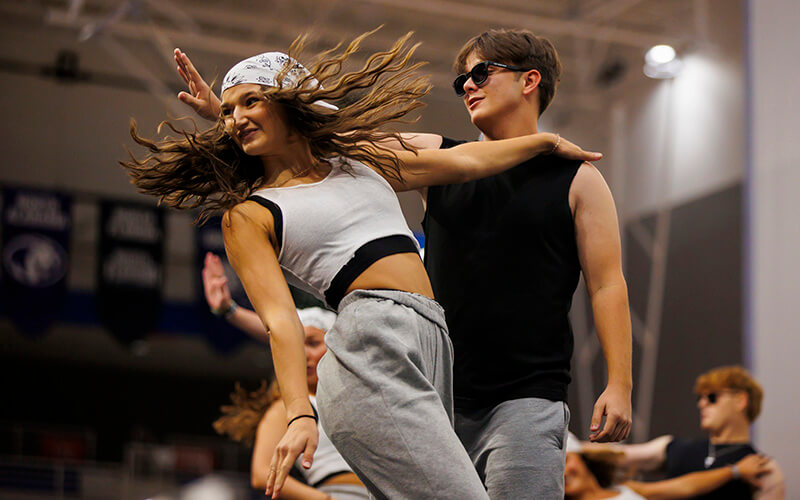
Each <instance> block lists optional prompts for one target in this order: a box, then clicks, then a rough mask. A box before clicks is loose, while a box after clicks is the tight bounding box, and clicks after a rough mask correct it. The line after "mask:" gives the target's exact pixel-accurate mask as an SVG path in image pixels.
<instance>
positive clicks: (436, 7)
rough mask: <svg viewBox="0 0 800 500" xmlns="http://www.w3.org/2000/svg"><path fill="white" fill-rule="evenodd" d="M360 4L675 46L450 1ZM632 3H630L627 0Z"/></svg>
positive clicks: (643, 35)
mask: <svg viewBox="0 0 800 500" xmlns="http://www.w3.org/2000/svg"><path fill="white" fill-rule="evenodd" d="M355 1H357V2H360V3H366V4H371V5H380V6H384V7H387V8H396V9H403V10H405V11H414V12H418V13H420V14H424V15H425V16H429V17H431V18H434V19H435V18H437V17H447V18H449V19H461V20H465V21H472V22H475V23H483V24H489V25H492V26H507V27H517V28H527V29H530V30H532V31H535V32H537V33H542V34H550V35H559V36H571V37H574V38H584V39H590V40H602V41H608V42H613V43H618V44H620V45H626V46H629V47H636V48H649V47H652V46H653V45H656V44H659V43H677V40H675V38H674V37H673V36H670V35H668V34H657V33H650V32H640V31H634V30H629V29H624V28H615V27H613V26H601V25H598V24H595V23H593V22H589V21H578V20H567V19H559V18H554V17H543V16H536V15H531V14H526V13H522V12H516V11H512V10H505V9H498V8H496V7H488V6H483V5H470V4H465V3H462V2H456V1H452V0H355ZM630 1H633V0H630Z"/></svg>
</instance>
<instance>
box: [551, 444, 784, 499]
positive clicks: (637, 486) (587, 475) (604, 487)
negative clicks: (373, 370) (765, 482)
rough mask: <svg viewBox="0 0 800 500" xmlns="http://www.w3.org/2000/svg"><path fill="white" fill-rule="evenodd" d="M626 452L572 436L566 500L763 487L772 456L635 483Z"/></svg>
mask: <svg viewBox="0 0 800 500" xmlns="http://www.w3.org/2000/svg"><path fill="white" fill-rule="evenodd" d="M622 455H623V453H622V452H619V451H612V450H608V449H605V450H591V449H590V450H586V449H584V445H583V444H582V443H581V442H580V441H579V440H578V439H577V438H576V437H575V436H574V435H573V434H572V433H570V435H569V437H568V438H567V464H566V468H565V470H564V492H565V499H566V500H600V499H606V498H613V499H614V500H671V499H680V498H697V497H698V496H700V495H704V494H706V493H709V492H711V491H714V490H716V489H717V488H719V487H720V486H723V485H725V484H728V483H730V482H731V481H746V482H747V483H748V484H752V485H759V484H760V482H761V478H762V477H763V476H764V475H766V474H767V473H768V472H769V461H770V459H769V457H765V456H762V455H756V454H752V455H747V456H746V457H744V458H742V459H741V460H738V461H736V462H735V463H733V464H731V465H727V466H724V467H718V468H715V469H709V470H704V471H698V472H690V473H687V474H684V475H682V476H678V477H675V478H670V479H664V480H661V481H648V482H643V481H634V480H631V479H629V478H627V477H626V476H625V472H624V471H623V470H622V469H621V468H620V466H619V462H620V459H621V458H622Z"/></svg>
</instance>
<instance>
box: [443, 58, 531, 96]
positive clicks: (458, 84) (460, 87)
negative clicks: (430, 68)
mask: <svg viewBox="0 0 800 500" xmlns="http://www.w3.org/2000/svg"><path fill="white" fill-rule="evenodd" d="M489 66H497V67H498V68H505V69H509V70H511V71H528V70H527V69H525V68H520V67H517V66H509V65H508V64H503V63H498V62H494V61H481V62H479V63H478V64H476V65H475V66H473V67H472V69H471V70H469V71H468V72H466V73H463V74H460V75H458V76H457V77H456V79H455V80H453V90H455V91H456V95H457V96H458V97H461V96H463V95H464V94H466V93H467V91H466V90H464V85H465V84H466V83H467V80H469V79H470V78H472V82H473V83H474V84H475V85H482V84H483V82H485V81H486V79H487V78H489Z"/></svg>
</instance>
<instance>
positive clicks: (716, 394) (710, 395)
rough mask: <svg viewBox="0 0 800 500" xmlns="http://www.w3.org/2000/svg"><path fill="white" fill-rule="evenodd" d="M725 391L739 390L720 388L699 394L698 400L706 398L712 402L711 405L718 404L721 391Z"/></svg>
mask: <svg viewBox="0 0 800 500" xmlns="http://www.w3.org/2000/svg"><path fill="white" fill-rule="evenodd" d="M723 392H732V393H733V392H738V391H736V390H733V389H722V390H719V391H712V392H708V393H706V394H698V395H697V401H698V402H699V401H700V400H701V399H703V398H705V399H706V401H708V404H710V405H713V404H716V403H717V401H718V400H719V395H720V393H723Z"/></svg>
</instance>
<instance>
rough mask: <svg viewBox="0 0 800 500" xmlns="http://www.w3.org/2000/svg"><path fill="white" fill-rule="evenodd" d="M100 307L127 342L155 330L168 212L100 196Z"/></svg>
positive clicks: (103, 316)
mask: <svg viewBox="0 0 800 500" xmlns="http://www.w3.org/2000/svg"><path fill="white" fill-rule="evenodd" d="M99 232H100V235H99V236H100V237H99V239H98V241H99V249H98V260H97V291H96V301H97V313H98V316H99V317H100V321H101V322H102V323H103V325H104V326H105V327H106V328H108V330H109V331H110V332H111V333H112V334H113V335H114V336H115V337H116V338H117V339H118V340H119V341H120V342H122V343H123V344H125V345H129V344H130V343H131V342H133V341H135V340H138V339H141V338H143V337H144V336H145V335H146V334H147V333H149V332H152V331H153V330H154V329H155V327H156V324H157V323H158V320H159V318H160V317H161V306H162V283H163V281H164V212H163V211H162V210H160V209H158V208H153V207H150V206H147V205H138V204H133V203H121V202H113V201H101V202H100V225H99Z"/></svg>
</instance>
